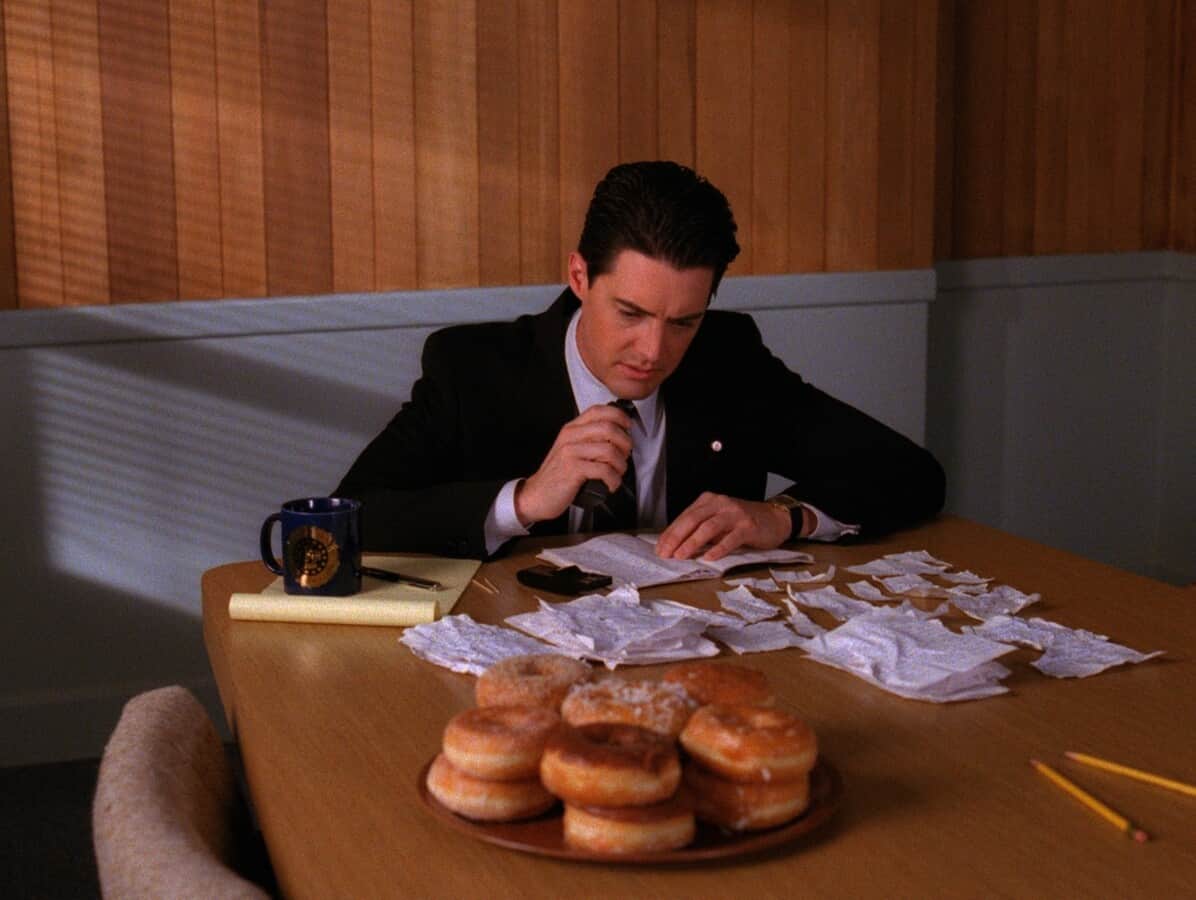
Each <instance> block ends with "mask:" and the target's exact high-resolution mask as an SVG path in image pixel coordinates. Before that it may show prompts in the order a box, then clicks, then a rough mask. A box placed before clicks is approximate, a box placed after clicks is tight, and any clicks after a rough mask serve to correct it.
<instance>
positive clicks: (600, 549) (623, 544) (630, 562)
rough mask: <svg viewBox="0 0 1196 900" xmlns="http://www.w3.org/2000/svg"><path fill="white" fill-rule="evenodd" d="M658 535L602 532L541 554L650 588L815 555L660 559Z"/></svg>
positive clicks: (804, 559)
mask: <svg viewBox="0 0 1196 900" xmlns="http://www.w3.org/2000/svg"><path fill="white" fill-rule="evenodd" d="M658 537H659V535H656V534H643V535H639V536H636V535H632V534H620V533H618V532H613V533H611V534H602V535H599V536H598V537H595V538H591V539H590V540H588V541H586V542H585V543H582V544H576V545H574V546H572V547H555V548H552V549H549V550H544V551H543V552H541V553H540V554H539V556H540V559H542V560H545V561H546V562H550V563H552V564H553V565H556V566H577V567H578V568H579V569H583V570H585V571H586V572H598V573H599V574H601V575H609V576H610V577H611V578H613V579H614V582H615V585H616V586H618V585H621V584H634V585H635V586H636V587H650V586H652V585H655V584H672V583H673V582H677V581H700V580H702V579H704V578H721V577H722V576H723V575H725V574H726V573H727V572H728V571H730V570H731V569H738V568H741V567H750V566H763V565H769V564H772V565H791V564H793V563H809V562H813V561H814V558H813V557H812V556H810V554H808V553H802V552H801V551H799V550H779V549H778V550H745V551H742V552H739V553H732V554H729V555H727V556H724V557H723V558H722V559H720V560H716V561H714V562H709V561H707V560H704V559H661V558H660V557H658V556H657V555H656V539H657V538H658Z"/></svg>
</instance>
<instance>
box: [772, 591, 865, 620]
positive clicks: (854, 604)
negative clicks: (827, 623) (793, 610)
mask: <svg viewBox="0 0 1196 900" xmlns="http://www.w3.org/2000/svg"><path fill="white" fill-rule="evenodd" d="M789 596H790V597H791V598H793V599H794V600H795V601H797V602H798V603H800V604H801V605H802V606H809V607H811V608H813V609H824V610H826V611H827V612H828V613H830V614H831V615H832V616H834V617H835V618H836V619H838V620H839V621H840V622H842V621H844V620H845V619H850V618H852V617H853V616H860V615H864V614H865V613H870V612H872V611H873V610H874V609H876V607H874V606H873V605H872V604H871V603H865V602H864V601H863V600H854V599H852V598H851V597H848V596H847V595H846V594H840V593H839V592H838V591H836V590H835V589H834V588H833V587H824V588H818V590H816V591H797V590H794V589H793V588H789Z"/></svg>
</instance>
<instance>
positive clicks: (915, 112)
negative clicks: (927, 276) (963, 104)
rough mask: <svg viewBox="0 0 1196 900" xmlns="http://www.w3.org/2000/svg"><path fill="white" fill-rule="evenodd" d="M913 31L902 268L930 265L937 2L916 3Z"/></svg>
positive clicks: (931, 258) (932, 246)
mask: <svg viewBox="0 0 1196 900" xmlns="http://www.w3.org/2000/svg"><path fill="white" fill-rule="evenodd" d="M915 5H916V13H915V14H916V19H917V22H916V25H915V28H914V50H913V53H914V62H913V65H914V83H913V96H912V98H911V102H912V104H913V105H912V109H911V119H912V120H911V127H912V134H911V136H910V178H911V185H910V191H911V192H912V194H913V197H912V199H911V202H910V209H911V221H910V228H911V234H910V255H909V258H908V259H906V260H903V261H901V263H900V266H901V267H902V268H908V267H910V266H913V267H915V268H923V267H929V266H931V265H933V264H934V209H935V204H934V192H935V183H936V178H937V165H938V161H937V149H936V142H935V129H936V128H937V127H938V112H937V108H936V105H937V102H936V98H937V94H936V89H937V84H938V49H937V48H938V36H939V7H940V3H939V0H917V2H916V4H915Z"/></svg>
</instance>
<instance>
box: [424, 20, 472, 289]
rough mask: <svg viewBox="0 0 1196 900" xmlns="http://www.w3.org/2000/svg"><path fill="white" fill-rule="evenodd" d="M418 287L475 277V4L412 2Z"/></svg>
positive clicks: (461, 283)
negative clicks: (413, 24) (413, 10)
mask: <svg viewBox="0 0 1196 900" xmlns="http://www.w3.org/2000/svg"><path fill="white" fill-rule="evenodd" d="M414 35H415V48H414V51H415V52H414V56H415V165H416V181H415V194H416V216H417V221H418V223H419V242H418V244H417V258H418V262H417V265H418V267H419V268H418V271H419V286H420V287H421V288H426V287H449V286H472V285H476V284H477V283H478V214H477V211H478V111H477V8H476V4H475V3H473V2H461V3H453V4H447V5H446V4H441V3H437V2H435V0H416V3H415V31H414Z"/></svg>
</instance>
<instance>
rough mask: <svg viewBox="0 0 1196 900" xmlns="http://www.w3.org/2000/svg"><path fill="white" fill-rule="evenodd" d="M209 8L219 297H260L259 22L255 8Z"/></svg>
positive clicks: (226, 3) (228, 1)
mask: <svg viewBox="0 0 1196 900" xmlns="http://www.w3.org/2000/svg"><path fill="white" fill-rule="evenodd" d="M213 8H214V13H215V23H214V24H215V32H216V117H217V128H218V135H219V145H220V261H221V273H222V279H223V283H224V290H223V293H224V296H226V297H262V296H265V294H266V290H267V286H266V195H265V190H266V186H265V172H264V166H265V163H264V160H263V156H262V154H263V149H262V71H261V70H262V43H261V21H260V19H259V17H258V5H257V4H256V3H243V2H241V0H213Z"/></svg>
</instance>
